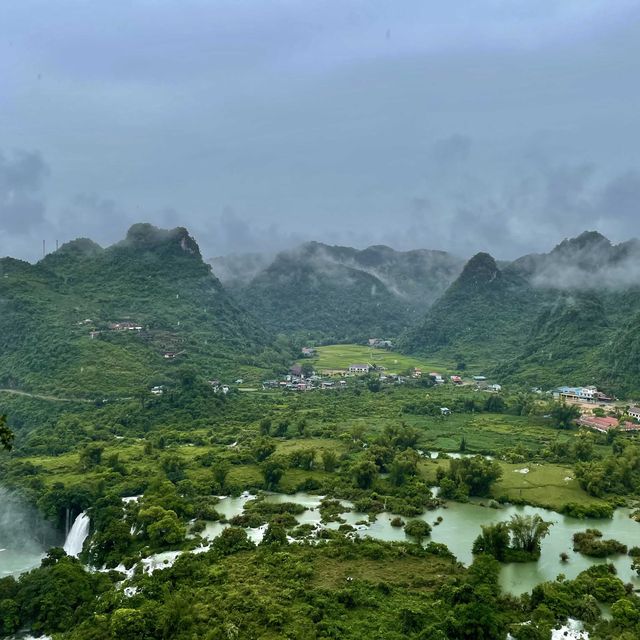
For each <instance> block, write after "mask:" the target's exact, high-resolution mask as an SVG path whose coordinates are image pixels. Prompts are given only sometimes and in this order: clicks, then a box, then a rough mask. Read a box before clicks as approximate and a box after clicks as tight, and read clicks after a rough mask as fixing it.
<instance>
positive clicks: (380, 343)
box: [369, 338, 393, 349]
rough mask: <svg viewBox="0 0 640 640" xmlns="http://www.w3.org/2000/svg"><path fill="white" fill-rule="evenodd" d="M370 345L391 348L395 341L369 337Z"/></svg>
mask: <svg viewBox="0 0 640 640" xmlns="http://www.w3.org/2000/svg"><path fill="white" fill-rule="evenodd" d="M369 346H370V347H374V348H376V349H391V348H393V343H392V342H391V340H382V339H380V338H369Z"/></svg>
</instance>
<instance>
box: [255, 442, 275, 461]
mask: <svg viewBox="0 0 640 640" xmlns="http://www.w3.org/2000/svg"><path fill="white" fill-rule="evenodd" d="M275 450H276V445H275V444H274V443H273V442H272V441H271V440H269V438H261V439H260V440H258V442H256V444H255V446H254V447H253V455H254V456H255V459H256V462H264V461H265V460H266V459H267V458H268V457H269V456H270V455H271V454H272V453H273V452H274V451H275Z"/></svg>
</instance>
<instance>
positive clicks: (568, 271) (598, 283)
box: [510, 231, 640, 291]
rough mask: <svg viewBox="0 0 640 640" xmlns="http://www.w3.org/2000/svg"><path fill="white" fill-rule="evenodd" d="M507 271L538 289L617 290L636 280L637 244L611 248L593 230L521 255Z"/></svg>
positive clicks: (639, 256) (639, 254) (639, 259)
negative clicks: (528, 281)
mask: <svg viewBox="0 0 640 640" xmlns="http://www.w3.org/2000/svg"><path fill="white" fill-rule="evenodd" d="M510 268H511V269H513V270H514V271H516V272H517V273H519V274H520V275H522V276H523V277H526V278H527V279H528V280H530V281H531V283H532V284H533V285H534V286H536V287H540V288H549V289H562V290H593V291H621V290H625V289H628V288H630V287H634V286H637V283H638V282H639V281H640V277H639V276H640V242H639V241H638V240H630V241H628V242H623V243H620V244H617V245H615V244H612V243H611V241H609V240H608V239H607V238H605V237H604V236H603V235H602V234H600V233H598V232H597V231H585V232H584V233H582V234H580V235H579V236H577V237H576V238H570V239H565V240H563V241H562V242H561V243H560V244H558V245H557V246H556V247H554V249H552V250H551V251H550V252H549V253H546V254H532V255H527V256H523V257H522V258H519V259H518V260H515V261H514V262H513V263H512V264H511V265H510Z"/></svg>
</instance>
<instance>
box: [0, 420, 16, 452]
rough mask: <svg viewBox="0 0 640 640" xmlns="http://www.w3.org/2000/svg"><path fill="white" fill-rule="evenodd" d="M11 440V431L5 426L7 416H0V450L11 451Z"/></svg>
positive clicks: (12, 436)
mask: <svg viewBox="0 0 640 640" xmlns="http://www.w3.org/2000/svg"><path fill="white" fill-rule="evenodd" d="M13 438H14V435H13V431H11V429H9V427H8V426H7V416H2V415H0V448H2V449H5V450H6V451H11V447H12V446H13Z"/></svg>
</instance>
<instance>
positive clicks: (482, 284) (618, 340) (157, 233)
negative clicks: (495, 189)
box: [0, 224, 640, 398]
mask: <svg viewBox="0 0 640 640" xmlns="http://www.w3.org/2000/svg"><path fill="white" fill-rule="evenodd" d="M639 246H640V245H639V243H638V242H637V241H635V240H630V241H628V242H625V243H622V244H619V245H613V244H611V243H610V242H609V241H608V240H607V239H606V238H605V237H604V236H602V235H600V234H599V233H597V232H585V233H583V234H581V235H580V236H578V237H577V238H573V239H567V240H564V241H562V242H561V243H559V244H558V245H557V246H556V247H555V248H553V249H552V250H551V251H550V252H548V253H546V254H535V255H527V256H523V257H522V258H519V259H517V260H515V261H513V262H496V260H495V259H494V257H492V256H490V255H489V254H486V253H480V254H477V255H476V256H474V257H473V258H471V259H470V260H468V261H465V260H464V259H463V258H460V257H458V256H454V255H451V254H448V253H446V252H442V251H437V250H432V249H421V250H416V251H405V252H403V251H396V250H394V249H392V248H390V247H387V246H383V245H377V246H372V247H369V248H367V249H364V250H358V249H354V248H351V247H344V246H330V245H325V244H322V243H318V242H310V243H306V244H303V245H301V246H300V247H298V248H297V249H295V250H290V251H285V252H281V253H278V254H277V255H275V256H272V255H268V254H265V255H263V254H250V255H236V256H229V257H225V258H216V259H214V260H212V261H211V262H212V263H213V265H215V268H213V269H212V267H211V264H207V263H206V262H205V261H204V260H203V258H202V256H201V253H200V249H199V247H198V244H197V242H196V240H195V239H194V238H193V237H192V236H191V235H190V234H189V232H188V231H187V230H186V229H184V228H181V227H178V228H176V229H172V230H162V229H157V228H155V227H153V226H151V225H148V224H137V225H134V226H133V227H131V229H130V230H129V232H128V233H127V235H126V237H125V238H124V239H123V240H122V241H120V242H118V243H116V244H114V245H112V246H110V247H107V248H102V247H100V246H99V245H97V244H96V243H95V242H93V241H91V240H89V239H86V238H84V239H78V240H75V241H72V242H70V243H67V244H65V245H63V246H62V247H61V248H60V249H59V250H57V251H55V252H53V253H51V254H49V255H47V256H46V257H45V258H44V259H43V260H41V261H40V262H38V263H36V264H30V263H27V262H23V261H19V260H15V259H12V258H5V259H2V260H1V261H0V348H2V353H3V357H2V361H1V363H0V386H4V387H10V388H15V389H23V390H37V391H40V392H47V393H58V392H61V391H66V392H69V393H71V394H72V395H73V396H74V397H78V396H86V397H91V398H93V397H95V396H96V395H98V394H99V395H101V396H102V395H107V396H108V395H109V394H113V395H118V394H119V395H126V394H130V393H131V390H132V389H137V388H140V386H141V385H143V386H147V387H148V386H149V385H161V384H164V383H166V382H167V381H171V380H172V379H173V380H175V379H176V377H177V376H178V375H179V371H180V368H181V367H182V366H183V365H189V366H193V367H195V368H196V370H197V371H198V372H199V373H200V374H201V375H203V376H209V377H213V378H216V377H219V376H220V375H223V374H224V375H230V376H231V375H233V376H242V375H244V374H247V375H255V376H256V377H258V378H259V377H260V376H261V375H262V374H260V373H259V372H260V371H265V372H266V371H273V370H274V368H276V369H277V368H282V367H284V368H285V369H286V366H287V358H291V357H292V354H291V353H289V355H287V354H286V353H285V351H286V350H287V349H288V348H294V346H290V347H286V348H284V347H283V344H284V343H282V342H278V339H277V336H279V335H283V336H285V339H286V340H287V341H289V344H290V345H297V346H298V347H299V346H301V345H303V344H305V343H316V344H319V343H325V344H326V343H330V342H364V341H366V340H367V339H368V338H371V337H380V338H385V339H391V340H393V341H394V342H396V343H397V344H398V346H399V348H401V349H402V350H403V351H405V352H407V353H419V354H423V355H434V356H439V357H440V356H441V357H443V358H447V359H448V360H449V361H452V362H456V363H461V364H463V365H465V366H469V367H472V368H473V369H474V370H482V371H483V372H486V371H491V372H494V373H495V374H496V375H499V376H500V377H501V379H503V380H512V381H514V382H518V383H521V384H526V385H535V386H544V385H551V384H560V383H570V382H575V383H578V382H580V383H585V384H586V383H591V382H593V383H596V382H597V383H599V384H608V385H610V387H611V388H612V389H615V390H618V391H620V392H629V391H631V390H632V389H634V388H636V387H638V383H637V382H635V380H636V379H637V374H638V373H640V370H639V366H640V365H638V362H640V360H639V359H638V358H636V357H635V356H634V354H637V353H638V352H640V302H639V300H640V298H639V296H638V295H637V293H638V288H639V285H638V278H637V274H638V273H640V249H639ZM218 275H219V276H220V279H219V278H218V277H217V276H218ZM123 327H124V328H125V329H126V330H121V329H122V328H123ZM276 345H278V346H277V347H276ZM283 348H284V351H283ZM289 361H290V360H289ZM251 372H253V373H251ZM634 376H635V377H634ZM634 385H635V386H634Z"/></svg>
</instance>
